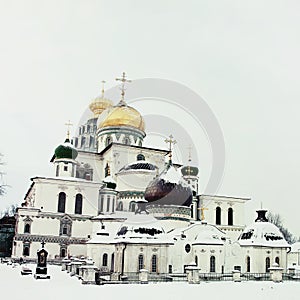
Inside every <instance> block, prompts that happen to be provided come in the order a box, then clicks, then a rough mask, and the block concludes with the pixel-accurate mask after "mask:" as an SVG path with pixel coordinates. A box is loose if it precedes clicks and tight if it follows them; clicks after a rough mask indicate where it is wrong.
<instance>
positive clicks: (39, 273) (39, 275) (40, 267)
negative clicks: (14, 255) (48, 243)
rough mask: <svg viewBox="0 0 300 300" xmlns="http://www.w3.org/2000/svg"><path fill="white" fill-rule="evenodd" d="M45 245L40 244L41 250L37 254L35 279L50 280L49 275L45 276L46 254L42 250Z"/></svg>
mask: <svg viewBox="0 0 300 300" xmlns="http://www.w3.org/2000/svg"><path fill="white" fill-rule="evenodd" d="M44 246H45V243H44V242H42V249H41V250H38V252H37V256H38V259H37V267H36V269H35V274H34V278H35V279H50V275H47V256H48V252H47V251H46V250H45V249H44Z"/></svg>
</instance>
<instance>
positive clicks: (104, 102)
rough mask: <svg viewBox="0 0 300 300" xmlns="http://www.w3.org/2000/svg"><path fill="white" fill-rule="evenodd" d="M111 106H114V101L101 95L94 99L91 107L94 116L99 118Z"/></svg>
mask: <svg viewBox="0 0 300 300" xmlns="http://www.w3.org/2000/svg"><path fill="white" fill-rule="evenodd" d="M111 106H113V102H112V101H111V100H109V99H105V98H104V97H103V96H101V97H97V98H96V99H95V100H93V101H92V103H91V104H90V105H89V108H90V110H91V111H92V112H93V113H94V117H95V118H97V117H99V115H100V114H101V113H102V112H103V111H104V110H105V109H107V108H108V107H111Z"/></svg>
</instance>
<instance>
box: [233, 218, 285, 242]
mask: <svg viewBox="0 0 300 300" xmlns="http://www.w3.org/2000/svg"><path fill="white" fill-rule="evenodd" d="M238 242H239V244H240V245H241V246H262V247H289V244H288V243H287V241H286V240H285V238H284V237H283V235H282V233H281V232H280V230H279V229H278V227H277V226H275V225H274V224H272V223H270V222H255V223H253V224H252V225H249V226H247V227H246V228H245V229H244V231H243V233H242V234H241V235H240V237H239V239H238Z"/></svg>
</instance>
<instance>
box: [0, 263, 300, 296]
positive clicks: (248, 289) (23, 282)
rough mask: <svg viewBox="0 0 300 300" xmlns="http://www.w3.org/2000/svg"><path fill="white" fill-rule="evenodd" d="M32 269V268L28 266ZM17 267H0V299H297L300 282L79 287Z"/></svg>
mask: <svg viewBox="0 0 300 300" xmlns="http://www.w3.org/2000/svg"><path fill="white" fill-rule="evenodd" d="M28 266H29V267H30V268H32V270H34V267H35V266H34V265H28ZM20 271H21V268H20V266H18V267H16V268H12V266H7V265H4V264H0V290H1V297H0V299H1V300H2V299H24V298H26V299H30V300H48V299H51V300H60V299H83V300H87V299H88V300H91V299H92V298H95V299H106V300H114V299H130V300H135V299H139V300H146V299H152V300H153V299H155V300H158V299H164V300H167V299H168V300H169V299H170V300H171V299H172V300H175V299H181V300H185V299H187V297H188V298H189V299H190V300H192V299H203V298H208V299H233V300H235V299H239V300H248V299H251V300H268V299H272V300H277V299H278V300H279V299H280V300H299V299H300V282H284V283H272V282H240V283H234V282H210V283H207V282H201V283H200V284H199V285H189V284H188V283H150V284H148V285H140V284H131V285H127V284H124V285H101V286H96V285H82V284H81V282H80V281H79V280H78V279H77V278H76V277H70V276H69V274H67V273H66V272H62V271H60V267H58V266H49V274H50V275H51V279H50V280H35V279H34V278H33V275H26V276H22V275H21V273H20Z"/></svg>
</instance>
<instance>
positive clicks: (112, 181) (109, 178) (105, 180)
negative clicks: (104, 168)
mask: <svg viewBox="0 0 300 300" xmlns="http://www.w3.org/2000/svg"><path fill="white" fill-rule="evenodd" d="M103 182H105V183H115V184H116V181H115V180H114V179H113V178H112V177H111V175H109V176H106V177H105V178H104V179H103Z"/></svg>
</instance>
